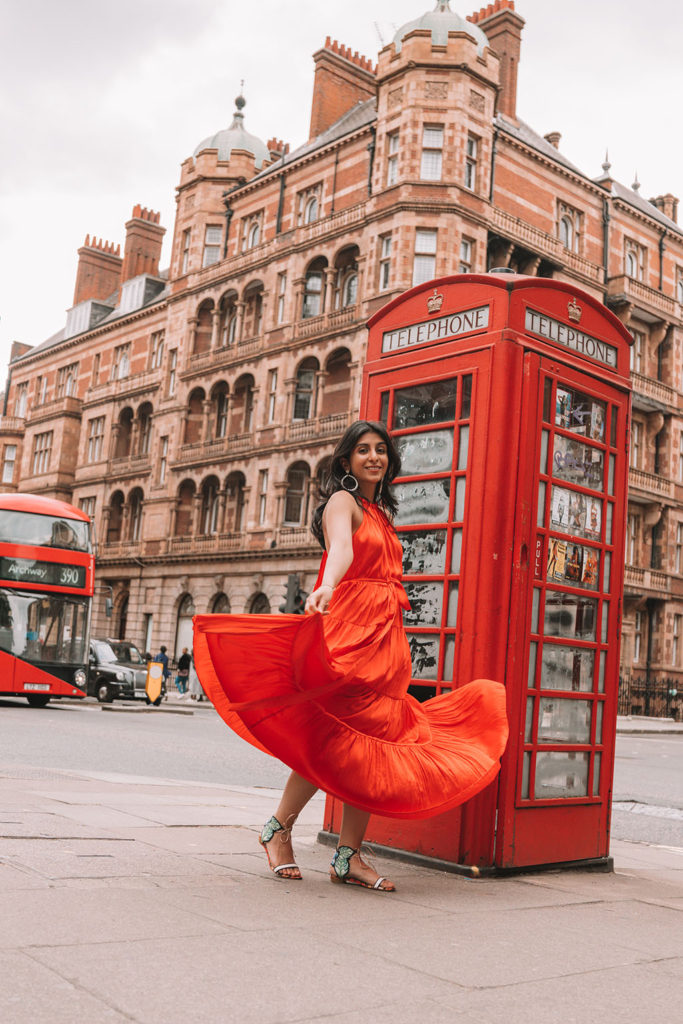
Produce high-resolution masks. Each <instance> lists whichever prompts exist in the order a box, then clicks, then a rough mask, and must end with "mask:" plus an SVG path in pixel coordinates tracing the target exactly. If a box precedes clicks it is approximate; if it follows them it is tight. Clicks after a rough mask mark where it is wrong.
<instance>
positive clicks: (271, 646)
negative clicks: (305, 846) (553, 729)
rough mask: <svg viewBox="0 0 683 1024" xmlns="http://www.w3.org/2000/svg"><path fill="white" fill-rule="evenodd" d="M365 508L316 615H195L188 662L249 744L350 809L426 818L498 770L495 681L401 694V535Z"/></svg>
mask: <svg viewBox="0 0 683 1024" xmlns="http://www.w3.org/2000/svg"><path fill="white" fill-rule="evenodd" d="M363 512H364V514H363V521H362V523H361V525H360V526H359V528H358V529H357V531H356V533H355V534H354V536H353V561H352V563H351V566H350V568H349V570H348V572H347V573H346V575H345V576H344V578H343V579H342V581H341V582H340V583H339V584H338V586H337V587H336V589H335V591H334V594H333V596H332V599H331V601H330V604H329V607H328V612H327V614H325V615H321V614H320V613H318V612H316V613H314V614H309V615H304V616H301V615H272V616H271V615H197V616H195V619H194V656H195V665H196V668H197V672H198V675H199V678H200V680H201V682H202V685H203V687H204V689H205V691H206V693H207V694H208V696H209V697H210V698H211V700H212V701H213V703H214V706H215V708H216V710H217V711H218V713H219V714H220V715H221V717H222V718H223V719H224V720H225V722H227V724H228V725H229V726H230V727H231V728H232V729H234V731H235V732H237V733H238V734H239V735H240V736H242V737H243V738H244V739H245V740H247V741H248V742H249V743H252V744H253V745H254V746H255V747H258V748H259V749H260V750H263V751H266V752H267V753H269V754H272V755H273V756H274V757H277V758H278V759H279V760H281V761H283V762H284V763H285V764H287V765H289V767H290V768H293V769H294V770H295V771H297V772H298V773H299V774H300V775H302V776H303V777H304V778H306V779H308V780H309V781H310V782H312V783H314V784H315V785H316V786H318V787H319V788H320V789H323V790H324V791H325V792H327V793H330V794H332V795H334V796H336V797H339V799H341V800H343V801H345V802H346V803H349V804H351V805H352V806H354V807H358V808H360V809H361V810H366V811H371V812H372V813H373V814H380V815H384V816H386V817H391V818H427V817H430V816H431V815H434V814H440V813H442V812H443V811H447V810H449V809H450V808H452V807H456V806H457V805H458V804H461V803H463V802H464V801H465V800H468V799H469V798H470V797H472V796H474V795H475V793H478V792H479V791H480V790H482V789H483V788H484V787H485V786H486V785H487V784H488V783H489V782H490V781H491V780H492V779H493V778H495V776H496V773H497V772H498V769H499V758H500V756H501V754H502V752H503V750H504V748H505V743H506V740H507V735H508V725H507V719H506V715H505V690H504V688H503V686H502V685H501V684H500V683H497V682H493V681H491V680H487V679H478V680H475V681H474V682H471V683H468V684H467V685H465V686H461V687H460V688H459V689H457V690H454V691H453V692H451V693H444V694H441V695H440V696H437V697H433V698H432V699H431V700H428V701H426V702H425V703H423V704H420V703H419V702H418V701H417V700H415V698H414V697H412V696H410V695H409V694H408V692H407V690H408V685H409V683H410V678H411V660H410V649H409V646H408V640H407V637H406V634H405V630H404V628H403V617H402V611H403V609H404V608H408V607H409V604H408V598H407V596H406V593H405V591H404V589H403V587H402V585H401V568H402V566H401V558H402V550H401V544H400V542H399V540H398V537H397V536H396V533H395V531H394V529H393V527H392V525H391V523H390V522H389V520H388V519H387V518H386V516H385V515H384V513H383V512H382V511H381V510H380V509H379V508H378V507H377V506H376V505H373V504H371V503H370V502H366V501H363ZM325 559H326V556H323V561H322V565H321V568H320V574H319V576H318V580H320V579H322V573H323V571H324V568H325Z"/></svg>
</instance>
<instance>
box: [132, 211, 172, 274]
mask: <svg viewBox="0 0 683 1024" xmlns="http://www.w3.org/2000/svg"><path fill="white" fill-rule="evenodd" d="M160 219H161V214H159V213H155V212H154V210H148V209H147V207H146V206H142V207H141V206H140V204H139V203H138V204H137V206H134V207H133V213H132V216H131V219H130V220H129V221H128V222H127V224H126V244H125V247H124V251H123V269H122V273H121V283H122V284H123V282H124V281H129V280H130V279H131V277H137V276H138V275H139V274H151V276H152V277H158V276H159V260H160V258H161V243H162V241H163V238H164V235H165V234H166V229H165V228H162V227H161V225H160V224H159V220H160Z"/></svg>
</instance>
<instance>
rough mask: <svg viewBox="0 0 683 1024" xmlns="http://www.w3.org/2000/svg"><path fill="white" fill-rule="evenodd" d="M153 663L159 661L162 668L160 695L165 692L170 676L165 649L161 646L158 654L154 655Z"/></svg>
mask: <svg viewBox="0 0 683 1024" xmlns="http://www.w3.org/2000/svg"><path fill="white" fill-rule="evenodd" d="M154 661H160V662H161V664H162V665H163V666H164V667H163V670H162V673H161V675H162V694H163V693H165V692H166V684H167V682H168V680H169V678H170V676H171V670H170V668H169V667H168V656H167V654H166V648H165V646H164V645H163V644H162V645H161V647H160V648H159V653H158V654H155V655H154Z"/></svg>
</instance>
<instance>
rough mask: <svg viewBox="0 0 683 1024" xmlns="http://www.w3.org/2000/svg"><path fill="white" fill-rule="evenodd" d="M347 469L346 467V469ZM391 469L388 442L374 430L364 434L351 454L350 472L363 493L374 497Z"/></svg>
mask: <svg viewBox="0 0 683 1024" xmlns="http://www.w3.org/2000/svg"><path fill="white" fill-rule="evenodd" d="M344 468H346V467H344ZM388 468H389V453H388V451H387V445H386V441H385V440H384V439H383V438H382V437H381V436H380V434H377V433H376V432H375V431H374V430H368V432H367V433H366V434H362V435H361V437H360V438H359V440H358V442H357V443H356V447H355V448H354V449H353V451H352V452H351V456H350V458H349V472H351V473H353V475H354V476H355V478H356V480H357V481H358V485H359V487H360V488H361V490H362V491H365V492H367V493H370V494H371V496H373V497H374V493H375V488H376V487H377V485H378V484H379V483H380V482H381V480H382V478H383V477H384V475H385V473H386V471H387V469H388Z"/></svg>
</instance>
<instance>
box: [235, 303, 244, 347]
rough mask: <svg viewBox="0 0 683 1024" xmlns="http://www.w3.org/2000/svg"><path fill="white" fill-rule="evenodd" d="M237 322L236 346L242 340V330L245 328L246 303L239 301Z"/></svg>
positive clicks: (236, 305) (236, 307)
mask: <svg viewBox="0 0 683 1024" xmlns="http://www.w3.org/2000/svg"><path fill="white" fill-rule="evenodd" d="M235 309H236V311H237V312H236V316H237V321H236V323H235V344H236V345H238V344H239V343H240V341H241V340H242V330H243V327H244V302H243V300H242V299H239V300H238V301H237V302H236V303H235Z"/></svg>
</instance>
